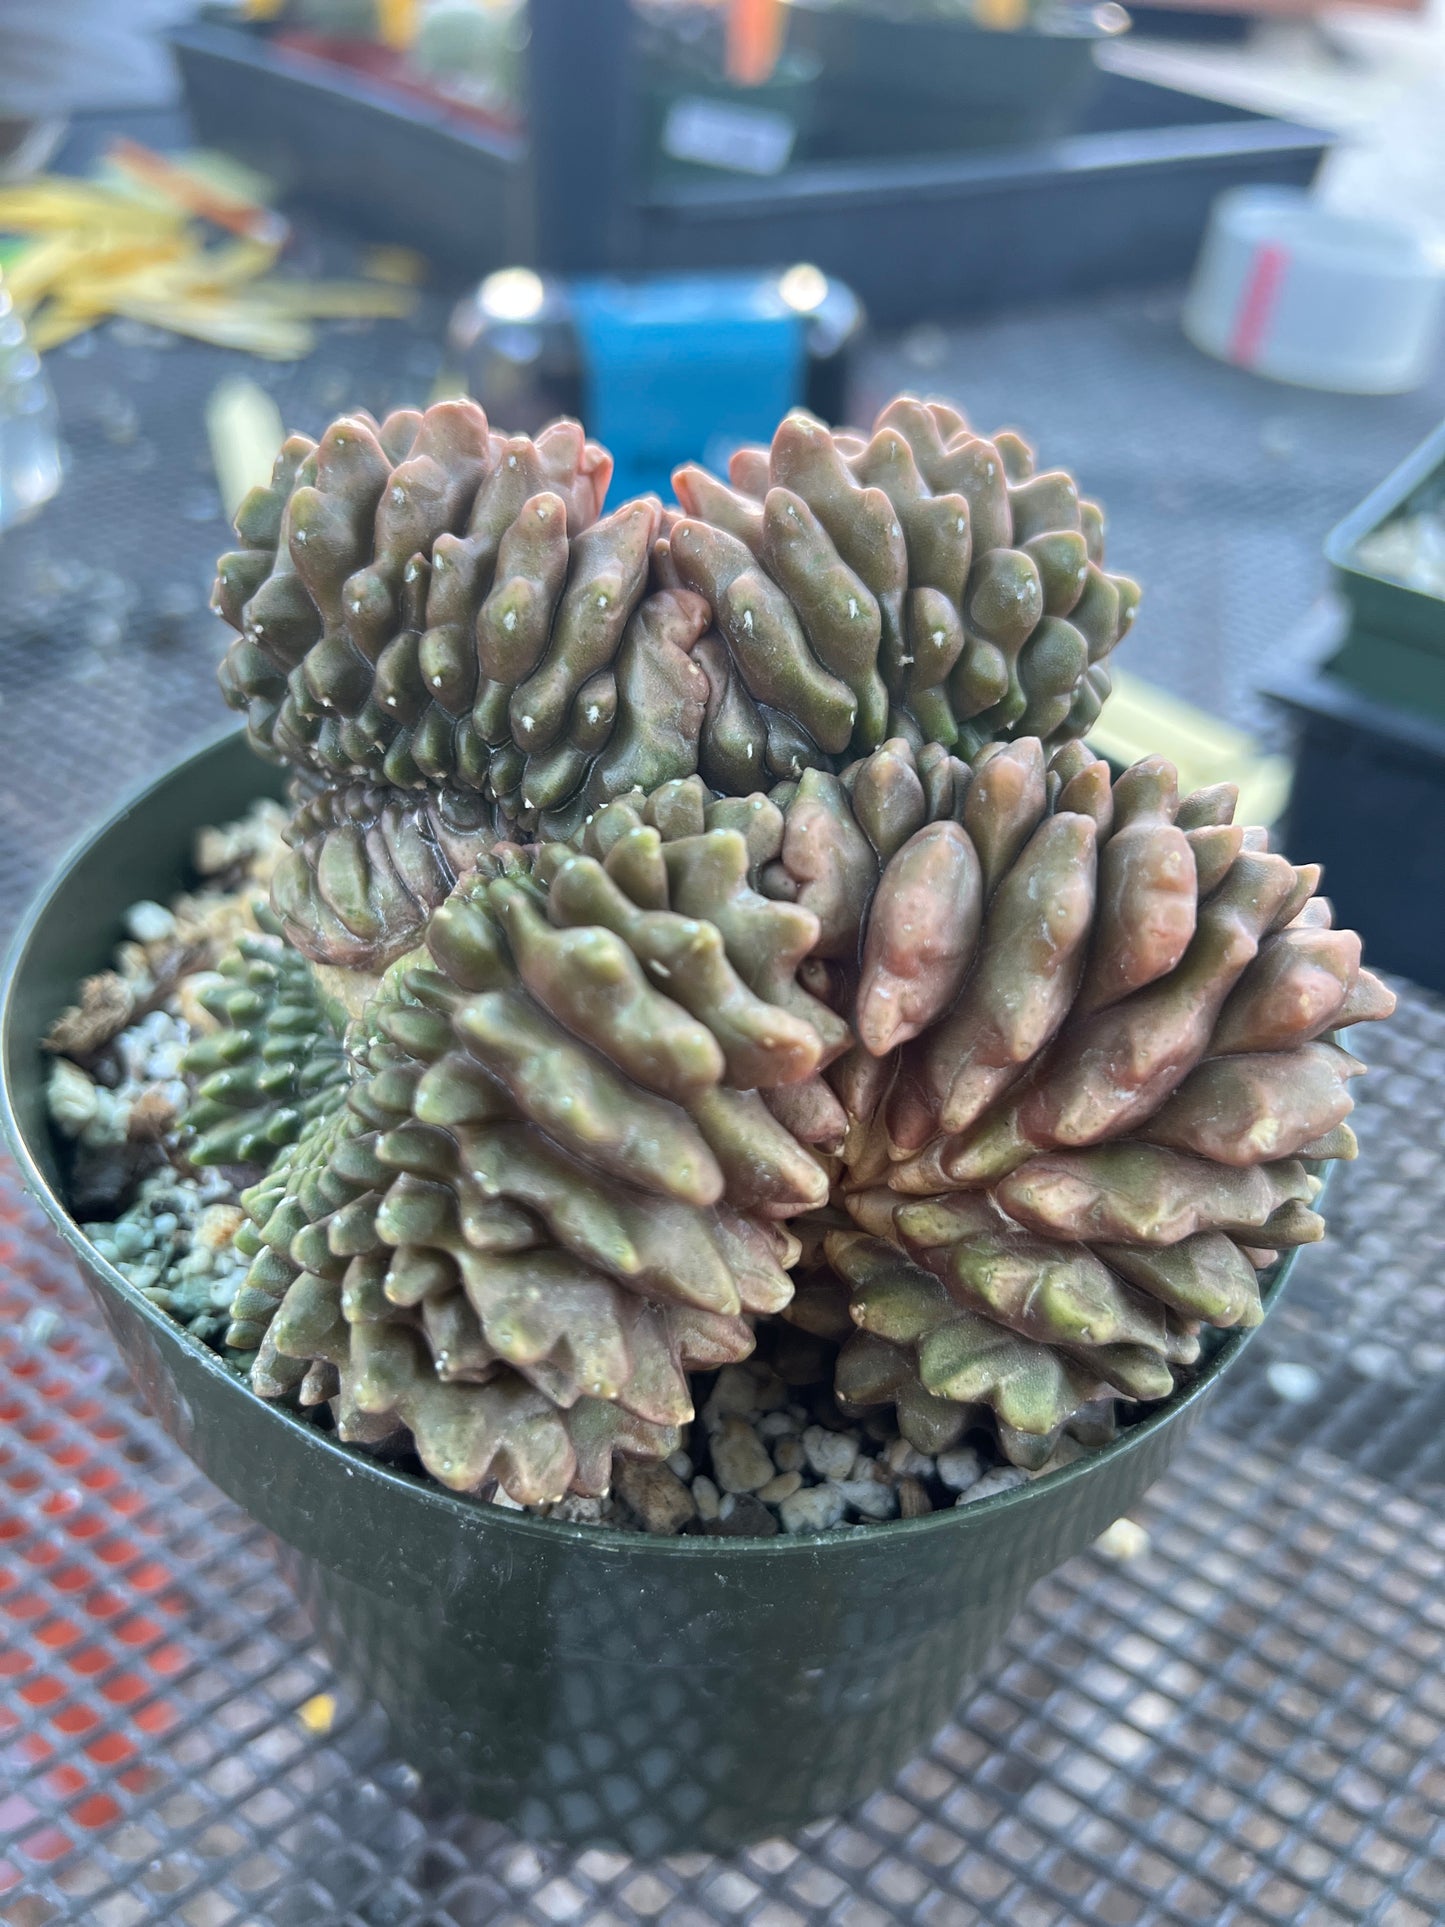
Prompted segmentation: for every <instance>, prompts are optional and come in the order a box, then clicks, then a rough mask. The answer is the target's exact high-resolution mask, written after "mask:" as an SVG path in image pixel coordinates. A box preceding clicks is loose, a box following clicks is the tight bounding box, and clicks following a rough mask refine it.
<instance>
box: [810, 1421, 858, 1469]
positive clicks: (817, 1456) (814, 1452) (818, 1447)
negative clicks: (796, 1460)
mask: <svg viewBox="0 0 1445 1927" xmlns="http://www.w3.org/2000/svg"><path fill="white" fill-rule="evenodd" d="M803 1451H804V1453H805V1455H806V1457H807V1460H808V1464H809V1465H810V1466H811V1467H812V1468H813V1470H814V1471H815V1472H816V1473H817V1475H818V1477H819V1478H820V1479H846V1478H847V1477H848V1475H849V1474H850V1473H851V1472H852V1470H853V1467H854V1466H855V1465H856V1464H857V1462H858V1441H857V1439H856V1438H850V1437H849V1435H848V1434H847V1433H846V1432H830V1431H828V1430H827V1428H826V1427H825V1426H822V1425H810V1426H809V1427H808V1429H807V1431H806V1432H804V1434H803Z"/></svg>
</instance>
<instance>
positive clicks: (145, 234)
mask: <svg viewBox="0 0 1445 1927" xmlns="http://www.w3.org/2000/svg"><path fill="white" fill-rule="evenodd" d="M262 185H263V183H262V182H261V180H260V177H259V176H256V175H253V174H251V173H250V172H249V170H245V169H239V168H235V167H232V166H229V165H228V164H226V163H225V162H223V161H222V162H218V161H217V160H216V158H215V157H214V156H210V155H207V154H204V153H202V154H198V155H196V156H194V157H192V156H184V157H182V158H181V159H179V160H178V159H174V158H172V157H171V156H168V155H161V154H154V153H152V152H151V151H150V150H149V149H147V148H143V147H140V146H138V145H137V144H136V143H135V142H133V141H121V142H117V143H116V145H115V146H114V147H113V148H112V150H111V152H110V154H109V155H108V157H107V160H106V163H105V169H104V172H103V174H102V177H101V178H99V179H96V180H91V181H82V180H73V179H71V178H70V177H69V176H66V175H45V176H41V177H40V178H38V179H36V180H33V181H24V182H19V183H17V184H15V185H14V186H11V187H0V236H5V235H10V236H14V237H18V245H17V246H12V247H7V250H6V283H7V286H8V287H9V288H10V290H11V293H12V296H13V298H14V300H15V302H16V303H17V305H18V306H19V308H20V310H21V312H22V313H23V314H24V315H25V317H26V320H27V324H28V328H29V332H30V338H31V341H32V342H33V344H34V346H35V347H36V348H38V349H40V350H41V351H42V352H43V351H44V350H45V349H47V348H54V347H56V346H57V345H58V344H59V343H61V342H63V341H68V340H69V339H70V338H71V337H72V336H74V335H77V334H80V333H83V332H84V330H85V329H86V328H88V327H92V326H94V324H95V323H96V322H98V321H102V320H104V319H105V318H106V317H107V316H108V315H125V316H127V317H129V318H130V319H132V320H135V321H142V322H145V323H147V324H149V325H150V326H153V327H156V328H165V329H169V330H171V331H172V332H173V333H176V334H187V335H194V336H195V337H196V338H197V339H199V340H201V341H210V342H214V343H217V344H218V345H219V346H221V347H225V348H238V349H242V350H245V351H247V352H249V353H251V354H256V355H263V356H266V357H268V358H270V359H273V360H286V361H290V360H295V359H296V358H297V357H298V356H301V355H304V354H308V353H309V352H310V350H311V349H312V348H313V347H314V346H315V342H316V334H315V330H314V329H313V328H312V327H311V326H309V323H310V322H312V321H314V320H321V319H336V318H340V319H346V320H355V319H373V318H378V319H401V318H404V317H405V316H406V315H408V314H410V313H411V312H412V309H413V307H414V306H415V302H416V296H415V294H414V293H413V291H412V289H411V287H410V286H408V285H405V283H406V282H408V281H414V280H415V279H417V278H419V270H420V262H419V260H418V258H417V257H415V256H411V255H410V253H409V251H408V250H397V251H395V252H396V254H397V256H398V258H397V259H396V260H393V261H392V262H391V263H390V265H391V267H392V269H393V273H392V274H391V276H390V277H389V278H388V279H386V280H375V281H336V280H331V281H307V280H303V279H300V278H298V277H292V276H285V277H282V276H279V275H273V274H272V273H271V270H272V269H273V268H274V267H275V265H276V262H277V260H278V258H279V256H280V252H281V249H282V247H283V246H284V245H285V242H286V239H287V236H288V232H289V230H288V228H287V225H286V223H285V221H284V220H283V219H282V217H281V216H280V215H279V214H276V213H275V212H274V211H273V210H272V209H270V208H269V207H267V206H266V205H265V204H264V202H263V201H261V200H260V199H259V198H257V197H258V194H259V192H260V189H261V187H262ZM218 227H219V228H220V229H221V230H222V238H221V239H220V240H218V241H216V240H212V241H211V243H210V244H209V245H208V244H207V236H208V235H212V236H213V235H214V233H215V230H216V229H217V228H218ZM403 254H405V255H407V257H408V259H407V264H406V265H407V266H408V268H409V270H410V271H408V272H405V273H403V272H401V269H402V267H403V263H402V261H401V259H400V258H399V257H400V256H401V255H403Z"/></svg>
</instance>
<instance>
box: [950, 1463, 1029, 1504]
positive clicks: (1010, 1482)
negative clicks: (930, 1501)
mask: <svg viewBox="0 0 1445 1927" xmlns="http://www.w3.org/2000/svg"><path fill="white" fill-rule="evenodd" d="M1028 1482H1029V1475H1028V1473H1027V1472H1024V1471H1022V1470H1020V1468H1019V1467H1018V1466H1016V1465H996V1466H994V1467H993V1468H992V1470H991V1471H988V1472H985V1473H984V1475H983V1477H982V1478H981V1479H975V1480H974V1482H973V1484H972V1485H971V1486H970V1487H969V1488H968V1490H967V1492H960V1493H959V1495H958V1497H957V1498H956V1499H955V1500H954V1502H953V1503H954V1504H955V1505H973V1504H974V1503H975V1501H976V1500H979V1499H991V1498H992V1497H993V1496H994V1494H995V1493H996V1492H1012V1491H1013V1490H1014V1488H1015V1487H1016V1486H1020V1485H1027V1484H1028Z"/></svg>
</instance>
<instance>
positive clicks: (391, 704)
mask: <svg viewBox="0 0 1445 1927" xmlns="http://www.w3.org/2000/svg"><path fill="white" fill-rule="evenodd" d="M386 706H387V708H388V709H395V708H396V697H395V696H388V697H387V699H386Z"/></svg>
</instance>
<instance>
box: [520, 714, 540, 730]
mask: <svg viewBox="0 0 1445 1927" xmlns="http://www.w3.org/2000/svg"><path fill="white" fill-rule="evenodd" d="M521 727H522V728H523V729H527V730H532V729H535V728H536V727H537V718H536V717H535V716H524V717H523V718H522V722H521Z"/></svg>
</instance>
